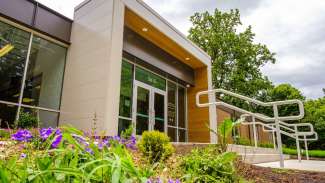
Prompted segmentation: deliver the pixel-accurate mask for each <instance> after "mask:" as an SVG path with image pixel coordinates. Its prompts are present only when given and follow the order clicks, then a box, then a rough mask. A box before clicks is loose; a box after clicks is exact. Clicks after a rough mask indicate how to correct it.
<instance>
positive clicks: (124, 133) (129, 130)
mask: <svg viewBox="0 0 325 183" xmlns="http://www.w3.org/2000/svg"><path fill="white" fill-rule="evenodd" d="M133 130H134V126H133V125H132V124H131V125H130V126H129V127H128V128H127V129H125V130H124V131H122V132H121V137H122V138H125V139H129V138H130V137H131V136H132V134H133Z"/></svg>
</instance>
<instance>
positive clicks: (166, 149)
mask: <svg viewBox="0 0 325 183" xmlns="http://www.w3.org/2000/svg"><path fill="white" fill-rule="evenodd" d="M138 148H139V150H140V152H141V153H142V154H143V155H144V156H145V157H146V158H148V160H149V162H150V163H156V162H160V161H163V160H165V159H166V158H168V157H169V156H171V155H172V153H173V152H174V151H175V149H174V147H173V146H172V144H171V143H170V139H169V137H168V136H167V135H166V134H165V133H162V132H159V131H146V132H144V133H143V134H142V138H141V140H140V141H139V143H138Z"/></svg>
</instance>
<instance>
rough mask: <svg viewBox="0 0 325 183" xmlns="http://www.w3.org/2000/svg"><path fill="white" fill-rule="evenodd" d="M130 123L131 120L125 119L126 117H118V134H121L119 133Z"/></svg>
mask: <svg viewBox="0 0 325 183" xmlns="http://www.w3.org/2000/svg"><path fill="white" fill-rule="evenodd" d="M130 125H131V121H130V120H126V119H121V118H120V119H119V120H118V135H121V133H122V132H123V131H124V130H126V129H127V128H129V126H130Z"/></svg>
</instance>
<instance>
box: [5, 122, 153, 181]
mask: <svg viewBox="0 0 325 183" xmlns="http://www.w3.org/2000/svg"><path fill="white" fill-rule="evenodd" d="M11 138H12V139H13V140H15V141H17V144H15V146H17V145H19V146H20V145H23V148H22V150H18V151H17V150H16V151H14V152H13V153H12V154H11V155H10V156H8V157H6V158H5V159H3V160H2V161H0V180H1V182H3V183H7V182H81V183H88V182H112V183H124V182H146V180H147V179H148V177H150V176H151V175H152V173H151V172H150V170H147V169H139V168H137V167H136V166H135V164H134V163H133V160H132V157H131V155H130V153H129V151H128V150H127V145H126V144H128V142H126V141H127V140H125V139H121V140H120V138H117V137H108V138H106V137H100V138H98V137H96V138H89V137H85V136H83V133H82V132H81V131H79V130H76V129H74V128H69V127H63V128H60V129H41V130H40V131H39V132H38V133H33V132H32V131H29V130H18V131H17V132H16V133H14V134H13V135H12V137H11ZM33 139H38V140H39V141H40V144H45V148H43V147H44V145H43V146H42V149H41V150H38V149H39V147H34V146H33V145H32V142H33ZM112 141H115V142H116V141H117V143H115V145H114V146H113V145H111V142H112ZM122 142H123V143H122ZM13 148H15V147H13ZM8 149H10V147H8Z"/></svg>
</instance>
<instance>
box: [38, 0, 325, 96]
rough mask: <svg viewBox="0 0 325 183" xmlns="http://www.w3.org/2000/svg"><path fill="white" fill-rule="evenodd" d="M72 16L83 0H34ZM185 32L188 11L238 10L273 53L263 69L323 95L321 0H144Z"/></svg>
mask: <svg viewBox="0 0 325 183" xmlns="http://www.w3.org/2000/svg"><path fill="white" fill-rule="evenodd" d="M38 1H39V2H41V3H43V4H45V5H47V6H49V7H50V8H52V9H54V10H56V11H58V12H60V13H62V14H64V15H65V16H67V17H69V18H73V8H74V6H76V5H78V4H79V3H80V2H81V1H82V0H55V1H54V0H38ZM144 1H145V2H146V3H147V4H148V5H150V6H151V7H152V8H153V9H154V10H156V11H157V12H158V13H159V14H160V15H162V16H163V17H164V18H165V19H166V20H168V21H169V22H170V23H171V24H172V25H173V26H175V27H176V28H178V29H179V30H180V31H181V32H182V33H183V34H185V35H187V34H188V30H189V28H190V27H191V22H190V21H189V17H190V16H191V15H193V14H194V13H195V12H203V11H210V12H212V11H213V10H214V9H215V8H218V9H220V10H222V11H229V10H230V9H234V8H237V9H239V10H240V13H241V19H242V23H243V27H241V29H243V28H244V27H247V26H248V25H251V26H252V29H253V32H254V33H255V34H256V37H255V42H257V43H262V44H266V45H267V46H268V48H269V49H270V50H271V51H272V52H275V53H276V59H277V62H276V64H267V65H266V66H264V67H263V68H262V72H263V73H264V74H265V75H267V76H268V77H269V79H270V80H271V81H272V82H273V83H274V84H281V83H290V84H292V85H293V86H294V87H296V88H299V89H300V90H301V91H302V92H303V95H305V96H306V97H307V98H313V99H315V98H319V97H323V96H324V93H323V91H322V88H325V13H324V12H325V0H309V1H304V0H285V1H284V0H144Z"/></svg>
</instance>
